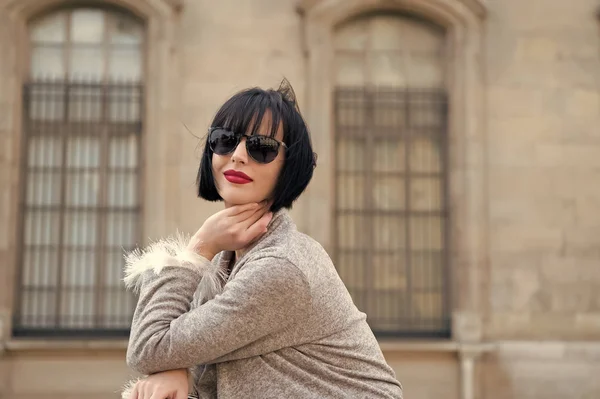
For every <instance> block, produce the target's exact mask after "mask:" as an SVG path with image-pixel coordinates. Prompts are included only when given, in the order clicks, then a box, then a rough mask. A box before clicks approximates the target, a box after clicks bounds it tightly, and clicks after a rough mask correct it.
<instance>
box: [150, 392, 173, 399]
mask: <svg viewBox="0 0 600 399" xmlns="http://www.w3.org/2000/svg"><path fill="white" fill-rule="evenodd" d="M148 399H171V395H169V394H168V393H167V392H164V391H154V392H153V393H152V396H149V397H148Z"/></svg>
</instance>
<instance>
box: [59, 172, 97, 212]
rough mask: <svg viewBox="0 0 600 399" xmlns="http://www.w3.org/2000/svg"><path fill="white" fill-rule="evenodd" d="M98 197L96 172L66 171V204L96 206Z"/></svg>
mask: <svg viewBox="0 0 600 399" xmlns="http://www.w3.org/2000/svg"><path fill="white" fill-rule="evenodd" d="M98 197H99V175H98V172H68V177H67V198H66V202H67V205H68V206H85V207H90V206H96V205H98Z"/></svg>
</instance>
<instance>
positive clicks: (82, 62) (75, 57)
mask: <svg viewBox="0 0 600 399" xmlns="http://www.w3.org/2000/svg"><path fill="white" fill-rule="evenodd" d="M104 63H105V57H104V54H103V51H102V47H88V46H74V47H73V48H71V69H70V71H69V79H71V80H85V81H89V80H100V79H102V76H103V75H104Z"/></svg>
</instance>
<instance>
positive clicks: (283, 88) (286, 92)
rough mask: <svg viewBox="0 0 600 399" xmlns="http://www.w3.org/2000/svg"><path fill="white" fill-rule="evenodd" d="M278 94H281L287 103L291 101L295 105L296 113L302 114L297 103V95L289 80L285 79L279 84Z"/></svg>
mask: <svg viewBox="0 0 600 399" xmlns="http://www.w3.org/2000/svg"><path fill="white" fill-rule="evenodd" d="M277 92H278V93H280V94H281V96H282V97H283V98H284V99H285V100H286V101H289V102H291V103H292V104H294V108H296V111H298V112H300V109H299V107H298V103H297V101H296V93H295V92H294V89H293V88H292V84H291V83H290V81H289V80H287V78H283V80H282V81H281V83H280V84H279V88H277Z"/></svg>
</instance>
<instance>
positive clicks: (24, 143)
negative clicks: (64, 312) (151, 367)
mask: <svg viewBox="0 0 600 399" xmlns="http://www.w3.org/2000/svg"><path fill="white" fill-rule="evenodd" d="M77 9H94V10H102V11H103V13H104V15H105V16H106V15H110V16H113V15H116V14H115V13H119V14H127V15H129V16H130V17H131V18H132V20H134V21H135V22H136V23H137V24H138V26H139V27H140V30H141V37H140V44H139V45H138V48H139V55H140V60H139V61H140V78H139V83H137V86H139V101H138V106H139V109H138V117H137V118H136V121H135V122H134V124H135V125H136V126H137V127H136V129H137V133H135V134H136V136H137V142H136V151H137V165H136V167H135V169H136V172H135V173H136V174H135V176H136V178H135V180H136V185H135V186H136V187H135V190H136V192H137V198H136V201H137V205H138V206H137V211H136V213H135V215H136V216H135V218H136V220H137V221H136V223H135V227H134V230H135V233H134V234H135V241H136V242H138V243H139V242H140V241H141V239H142V231H143V226H144V215H145V204H144V203H145V201H144V198H145V196H144V187H145V184H144V176H145V161H144V160H145V155H144V152H145V148H146V144H145V141H146V128H145V125H146V108H147V104H148V98H147V94H146V91H147V90H146V88H145V85H146V76H147V73H148V72H147V64H148V59H149V56H148V43H149V41H148V35H149V29H148V24H147V21H145V20H144V19H143V18H141V17H140V16H139V15H136V14H134V13H132V12H131V11H130V10H128V9H127V8H123V7H119V6H116V5H112V4H110V3H107V2H104V3H93V4H67V5H65V6H62V7H55V8H52V9H49V10H46V11H45V12H43V13H39V14H36V15H34V16H33V18H30V19H29V20H28V21H27V22H26V24H25V37H24V39H25V40H24V43H25V44H26V46H24V47H25V49H24V50H25V51H24V52H23V60H24V66H26V67H25V68H23V70H24V71H25V73H24V74H23V75H22V78H21V82H22V85H23V86H22V91H21V101H22V121H21V125H20V133H21V143H20V149H21V154H20V160H21V162H20V170H19V177H20V179H19V181H20V184H19V201H18V216H17V223H16V228H17V237H16V256H15V259H16V268H17V270H16V273H15V277H16V278H15V289H14V296H13V298H14V302H13V306H12V315H13V320H12V336H14V337H16V338H20V337H39V338H45V337H65V338H74V337H79V338H115V337H121V338H124V337H126V336H128V334H129V327H128V328H105V327H96V328H76V327H75V328H69V327H67V328H63V329H57V328H56V327H57V326H58V325H60V321H59V320H58V315H59V314H60V308H57V309H56V310H55V311H56V317H57V321H56V322H55V325H54V326H52V327H44V328H37V327H31V326H26V325H23V323H22V322H21V323H20V322H19V321H20V318H21V317H22V316H23V315H22V313H21V311H22V292H23V269H24V260H23V259H24V244H25V243H24V240H25V235H24V233H25V217H26V211H25V206H26V187H27V185H28V179H27V173H28V165H27V160H28V151H29V145H28V142H29V137H27V132H26V129H27V128H26V112H27V108H28V104H27V103H26V101H27V100H28V99H27V98H26V96H27V86H28V85H31V84H35V82H36V79H35V78H34V77H32V76H31V66H32V62H31V56H32V50H31V49H32V46H33V42H32V40H31V31H30V26H31V23H32V22H34V21H35V20H36V19H38V18H44V17H46V16H49V15H51V14H53V13H55V12H63V13H65V15H66V16H67V21H66V22H65V23H66V24H67V25H66V26H67V27H66V29H67V32H68V30H69V29H70V28H69V25H70V24H71V18H70V15H71V13H72V12H73V11H74V10H77ZM109 19H110V17H109V18H106V19H105V21H107V23H106V25H107V26H105V29H104V32H103V40H102V43H101V46H102V48H103V51H104V54H107V53H108V50H107V47H108V46H109V45H110V43H109V42H108V31H109V29H110V26H111V25H110V23H108V21H109ZM65 39H66V40H65V42H64V44H63V46H65V47H66V48H67V49H69V48H71V47H72V45H73V44H72V41H71V40H70V37H69V33H67V36H66V37H65ZM69 53H70V52H69V51H68V50H67V51H64V57H65V72H64V76H63V78H62V79H59V80H58V82H60V83H61V84H62V85H64V87H69V86H77V85H82V82H81V81H78V80H76V79H69V67H68V66H69V65H70V64H71V62H70V60H68V59H67V57H69V55H70V54H69ZM104 59H105V63H104V66H103V73H102V77H101V79H99V80H98V86H99V87H100V88H101V90H102V96H103V97H102V98H103V100H102V104H101V105H100V107H101V108H102V109H103V110H104V111H103V114H104V115H103V117H102V119H101V121H102V125H104V127H103V129H104V130H106V129H109V130H110V128H109V127H110V126H111V125H115V123H119V122H114V121H112V122H111V121H110V120H108V119H106V118H108V117H109V112H110V110H109V104H110V101H107V100H106V98H107V96H108V94H107V93H109V89H110V87H111V86H117V88H119V87H121V88H122V87H124V86H123V85H121V86H119V82H117V83H114V82H112V81H111V80H110V79H109V76H108V71H109V69H108V62H109V57H104ZM131 85H132V87H133V86H135V85H136V83H135V82H134V83H132V84H131ZM67 90H68V89H67ZM63 107H67V105H66V103H65V104H64V105H63ZM65 109H66V108H65ZM59 123H61V124H67V125H69V124H72V123H73V122H70V121H69V120H64V119H63V121H61V122H59ZM85 123H88V124H89V121H83V124H85ZM84 129H85V127H84ZM104 133H105V134H100V135H99V137H102V139H101V142H102V143H103V144H102V143H100V144H99V145H101V146H103V147H104V148H105V150H106V151H101V153H102V152H103V153H104V154H105V155H104V157H109V156H110V146H109V138H108V137H107V134H106V133H107V132H106V131H105V132H104ZM84 135H85V133H84ZM61 137H63V140H64V144H63V156H64V157H66V153H64V151H65V150H66V146H67V142H68V138H69V135H66V134H61ZM72 137H81V136H80V135H75V136H72ZM111 137H112V136H111ZM105 161H107V160H105ZM64 162H65V161H64V159H63V162H62V169H64V170H67V172H68V167H67V166H66V165H65V163H64ZM104 166H105V167H104V168H103V167H102V165H100V166H99V168H98V170H97V171H98V173H99V174H100V175H104V181H103V182H102V179H101V178H100V180H101V181H100V183H99V187H100V190H102V191H103V193H102V194H101V195H102V196H103V197H104V198H105V199H106V196H107V194H106V191H107V190H108V189H109V187H108V184H109V180H108V178H107V175H109V173H110V170H109V169H110V167H109V166H108V164H105V165H104ZM64 170H63V171H61V179H64V176H65V171H64ZM62 185H63V187H64V181H63V183H62ZM64 190H66V188H63V191H64ZM62 199H63V201H61V203H60V207H61V209H62V208H64V207H65V206H66V204H65V203H64V198H62ZM95 209H96V210H95V211H94V210H93V211H92V212H94V214H96V215H101V217H99V218H98V219H99V221H100V219H102V222H101V223H98V225H102V227H103V229H102V231H101V232H102V233H103V234H104V233H106V228H107V223H108V221H107V220H108V215H109V213H108V211H110V208H108V211H104V212H102V213H98V209H100V208H99V207H98V205H97V206H96V207H95ZM60 215H62V216H59V218H65V217H66V216H67V215H68V214H67V213H66V212H64V210H61V212H60ZM60 223H61V224H64V221H61V222H60ZM61 234H64V233H62V232H61ZM96 234H98V233H96ZM97 240H98V238H97ZM101 243H106V239H101V241H97V242H96V244H95V246H94V247H93V248H94V253H95V254H97V258H98V259H97V261H96V265H97V266H96V267H95V269H96V276H95V277H94V279H93V281H94V283H93V287H94V299H93V300H94V301H96V302H97V301H99V300H101V299H102V296H103V294H105V292H108V287H103V286H104V285H105V283H103V281H102V279H103V276H104V275H103V269H104V268H103V267H99V266H98V265H102V263H103V261H105V260H106V258H107V256H108V252H107V250H106V249H104V248H105V247H106V245H105V244H104V245H102V244H101ZM64 245H65V244H64V242H63V247H64ZM96 245H97V246H98V247H96ZM60 251H64V248H61V249H60ZM64 267H65V264H64V261H63V264H62V265H61V264H58V269H59V270H60V269H62V268H64ZM92 270H93V269H92ZM58 279H60V274H59V276H58ZM57 281H58V280H57ZM61 286H62V283H61V282H60V281H58V283H57V284H55V285H54V287H56V288H59V287H60V288H63V289H64V287H61ZM124 290H125V289H124V286H123V291H124ZM57 291H58V289H57ZM60 296H61V295H60V294H58V295H57V306H58V304H59V298H60ZM134 305H135V301H134V302H133V304H132V306H131V309H130V311H131V315H130V317H131V316H132V314H133V306H134ZM93 306H94V311H93V314H92V315H90V316H92V317H93V318H94V319H95V320H97V319H99V318H106V317H110V312H105V313H104V314H102V313H98V304H97V303H94V305H93ZM103 306H104V305H101V306H100V307H103ZM94 323H96V321H95V322H94Z"/></svg>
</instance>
